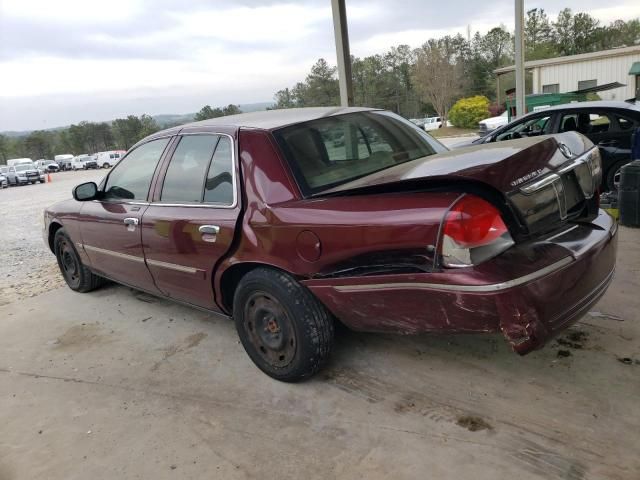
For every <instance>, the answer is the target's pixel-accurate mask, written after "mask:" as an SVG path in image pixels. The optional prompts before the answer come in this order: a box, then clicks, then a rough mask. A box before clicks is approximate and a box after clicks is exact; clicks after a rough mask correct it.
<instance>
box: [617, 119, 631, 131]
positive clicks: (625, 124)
mask: <svg viewBox="0 0 640 480" xmlns="http://www.w3.org/2000/svg"><path fill="white" fill-rule="evenodd" d="M617 119H618V125H620V130H622V131H626V130H631V129H632V128H633V122H632V121H631V120H629V119H628V118H624V117H617Z"/></svg>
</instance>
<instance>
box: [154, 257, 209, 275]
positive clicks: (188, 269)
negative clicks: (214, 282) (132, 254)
mask: <svg viewBox="0 0 640 480" xmlns="http://www.w3.org/2000/svg"><path fill="white" fill-rule="evenodd" d="M147 264H148V265H153V266H154V267H160V268H166V269H169V270H176V271H178V272H184V273H198V272H203V270H199V269H197V268H193V267H187V266H185V265H178V264H176V263H168V262H161V261H160V260H150V259H148V258H147Z"/></svg>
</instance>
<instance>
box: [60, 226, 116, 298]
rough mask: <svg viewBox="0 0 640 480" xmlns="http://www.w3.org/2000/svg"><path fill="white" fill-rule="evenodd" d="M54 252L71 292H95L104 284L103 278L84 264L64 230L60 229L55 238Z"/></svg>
mask: <svg viewBox="0 0 640 480" xmlns="http://www.w3.org/2000/svg"><path fill="white" fill-rule="evenodd" d="M53 251H54V252H55V254H56V258H57V260H58V267H60V273H62V276H63V277H64V280H65V282H67V285H69V288H70V289H71V290H74V291H76V292H80V293H86V292H90V291H91V290H95V289H96V288H98V287H99V286H100V285H102V284H103V283H104V279H103V278H102V277H99V276H98V275H96V274H94V273H93V272H92V271H91V270H89V269H88V268H87V267H86V266H85V265H84V264H83V263H82V260H81V259H80V256H79V255H78V252H77V250H76V248H75V246H74V245H73V242H72V241H71V239H70V238H69V236H68V235H67V232H65V231H64V228H61V229H59V230H58V231H57V232H56V235H55V237H54V238H53Z"/></svg>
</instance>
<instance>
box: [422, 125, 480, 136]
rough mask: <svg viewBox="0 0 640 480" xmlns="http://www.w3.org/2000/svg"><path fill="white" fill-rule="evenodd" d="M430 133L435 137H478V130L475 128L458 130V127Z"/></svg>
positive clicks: (443, 128) (444, 128) (440, 129)
mask: <svg viewBox="0 0 640 480" xmlns="http://www.w3.org/2000/svg"><path fill="white" fill-rule="evenodd" d="M428 133H430V134H431V135H432V136H433V137H436V138H438V137H462V136H465V135H477V134H478V130H477V129H473V128H458V127H442V128H439V129H437V130H431V131H430V132H428Z"/></svg>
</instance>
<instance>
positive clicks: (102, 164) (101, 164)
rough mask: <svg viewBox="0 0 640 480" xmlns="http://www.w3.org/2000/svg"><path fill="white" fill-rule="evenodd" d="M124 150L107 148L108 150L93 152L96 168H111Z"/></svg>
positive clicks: (122, 154)
mask: <svg viewBox="0 0 640 480" xmlns="http://www.w3.org/2000/svg"><path fill="white" fill-rule="evenodd" d="M125 153H127V151H126V150H109V151H108V152H98V153H96V154H95V157H96V162H97V163H98V168H111V167H113V166H114V165H115V164H116V163H118V162H119V161H120V159H121V158H122V157H124V154H125Z"/></svg>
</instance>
